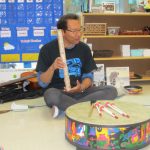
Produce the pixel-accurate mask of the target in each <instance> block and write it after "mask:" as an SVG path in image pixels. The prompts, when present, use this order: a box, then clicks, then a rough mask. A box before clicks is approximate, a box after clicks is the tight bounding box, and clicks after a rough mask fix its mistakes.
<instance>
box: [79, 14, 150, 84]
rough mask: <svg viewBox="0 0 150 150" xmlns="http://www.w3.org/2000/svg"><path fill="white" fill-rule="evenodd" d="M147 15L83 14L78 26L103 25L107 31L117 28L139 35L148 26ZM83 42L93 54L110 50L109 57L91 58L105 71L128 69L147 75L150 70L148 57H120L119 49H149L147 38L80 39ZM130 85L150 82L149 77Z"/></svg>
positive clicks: (83, 37)
mask: <svg viewBox="0 0 150 150" xmlns="http://www.w3.org/2000/svg"><path fill="white" fill-rule="evenodd" d="M149 18H150V13H137V12H136V13H83V14H82V15H81V24H82V26H83V27H84V26H85V23H106V24H107V27H120V30H121V31H138V30H142V29H143V28H144V27H145V26H149V25H150V19H149ZM82 39H83V41H84V40H85V41H86V42H87V43H91V44H92V49H93V51H94V50H95V51H96V50H112V51H113V56H112V57H99V58H94V60H95V61H96V63H101V64H104V66H105V67H124V66H129V68H130V71H133V72H135V73H137V74H147V73H146V72H147V71H149V70H150V56H141V57H138V56H136V57H135V56H134V57H133V56H130V57H123V56H122V52H121V50H120V45H130V49H131V50H132V49H150V45H149V43H150V35H100V34H97V35H92V34H84V33H83V35H82ZM131 81H150V76H142V79H133V80H131Z"/></svg>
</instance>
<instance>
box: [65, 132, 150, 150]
mask: <svg viewBox="0 0 150 150" xmlns="http://www.w3.org/2000/svg"><path fill="white" fill-rule="evenodd" d="M65 139H66V140H67V141H68V142H69V143H70V144H72V145H74V146H76V148H83V149H84V150H98V149H93V148H90V147H85V146H81V145H79V144H77V143H75V142H72V141H70V140H69V138H68V137H67V135H66V132H65ZM148 145H150V141H148V142H147V143H146V144H144V145H142V146H135V147H134V148H131V149H130V150H137V149H141V148H144V147H146V146H148ZM101 150H108V149H101ZM124 150H128V149H124Z"/></svg>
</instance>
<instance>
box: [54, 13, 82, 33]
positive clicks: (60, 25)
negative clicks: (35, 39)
mask: <svg viewBox="0 0 150 150" xmlns="http://www.w3.org/2000/svg"><path fill="white" fill-rule="evenodd" d="M70 19H73V20H79V16H78V15H76V14H66V15H64V16H62V17H61V18H60V19H59V21H58V22H57V29H62V30H64V31H65V30H67V28H68V27H67V21H68V20H70Z"/></svg>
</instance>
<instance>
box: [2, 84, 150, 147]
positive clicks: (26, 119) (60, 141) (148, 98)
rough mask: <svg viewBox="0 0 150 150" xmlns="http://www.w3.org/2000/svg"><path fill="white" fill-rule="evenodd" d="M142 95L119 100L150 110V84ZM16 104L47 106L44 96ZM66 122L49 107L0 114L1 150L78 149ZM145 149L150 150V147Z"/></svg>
mask: <svg viewBox="0 0 150 150" xmlns="http://www.w3.org/2000/svg"><path fill="white" fill-rule="evenodd" d="M142 86H143V92H142V93H141V94H139V95H125V96H123V97H120V98H117V99H116V101H117V100H118V101H125V102H126V101H127V102H132V103H138V104H142V105H143V104H145V105H149V106H145V107H147V108H148V109H150V84H147V85H142ZM11 104H12V102H9V103H5V104H0V110H4V109H10V106H11ZM16 104H27V105H45V103H44V100H43V97H40V98H38V99H32V100H19V101H16ZM64 127H65V120H64V118H62V119H53V118H52V117H51V110H50V109H49V108H48V107H46V106H43V107H38V108H33V109H29V110H27V111H24V112H13V111H10V112H8V113H4V114H0V149H2V150H50V149H51V150H75V149H76V148H75V147H74V146H72V145H71V144H70V143H68V142H67V141H66V140H65V135H64V131H65V129H64ZM142 150H150V145H148V146H147V147H145V148H143V149H142Z"/></svg>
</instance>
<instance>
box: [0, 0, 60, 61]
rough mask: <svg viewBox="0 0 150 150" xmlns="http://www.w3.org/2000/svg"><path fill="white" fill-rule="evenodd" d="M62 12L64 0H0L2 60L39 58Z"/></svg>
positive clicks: (51, 36)
mask: <svg viewBox="0 0 150 150" xmlns="http://www.w3.org/2000/svg"><path fill="white" fill-rule="evenodd" d="M62 15H63V0H57V1H55V0H0V54H1V55H0V56H1V57H0V62H28V61H37V59H38V53H39V50H40V48H41V47H42V46H43V45H44V44H45V43H47V42H49V41H50V40H52V39H54V38H56V34H51V33H53V32H51V30H54V27H55V28H56V23H57V21H58V19H59V18H60V16H62Z"/></svg>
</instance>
